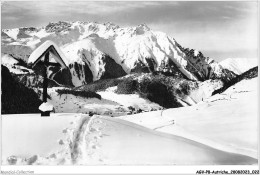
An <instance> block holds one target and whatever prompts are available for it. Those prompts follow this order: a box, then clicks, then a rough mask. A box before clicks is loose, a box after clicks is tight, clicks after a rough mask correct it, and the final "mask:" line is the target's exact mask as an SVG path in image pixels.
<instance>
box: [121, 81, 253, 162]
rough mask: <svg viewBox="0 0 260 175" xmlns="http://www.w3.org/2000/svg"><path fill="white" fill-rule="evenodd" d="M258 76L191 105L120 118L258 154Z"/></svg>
mask: <svg viewBox="0 0 260 175" xmlns="http://www.w3.org/2000/svg"><path fill="white" fill-rule="evenodd" d="M257 83H258V78H254V79H250V80H242V81H241V82H239V83H237V84H235V85H234V86H231V87H230V88H228V89H227V90H226V91H224V92H223V93H221V94H216V95H214V96H212V97H210V98H207V99H204V101H203V102H200V103H198V104H196V105H193V106H191V107H183V108H173V109H168V110H163V111H155V112H150V113H140V114H136V115H131V116H121V117H120V118H121V119H124V120H127V121H131V122H134V123H137V124H139V125H142V126H145V127H148V128H151V129H153V130H157V131H162V132H166V133H170V134H175V135H178V136H182V137H185V138H188V139H192V140H195V141H198V142H200V143H203V144H205V145H209V146H211V147H214V148H216V149H221V150H225V151H228V152H233V153H239V154H244V155H247V156H251V157H254V158H257V155H258V144H257V143H258V137H257V134H258V124H257V123H258V122H257V119H258V99H257V97H258V95H257V94H258V85H257Z"/></svg>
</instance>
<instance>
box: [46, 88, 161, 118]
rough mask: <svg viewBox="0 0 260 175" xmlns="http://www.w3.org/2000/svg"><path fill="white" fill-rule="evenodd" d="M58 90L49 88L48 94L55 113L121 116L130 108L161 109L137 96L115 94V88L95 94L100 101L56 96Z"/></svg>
mask: <svg viewBox="0 0 260 175" xmlns="http://www.w3.org/2000/svg"><path fill="white" fill-rule="evenodd" d="M57 89H58V88H49V89H48V94H49V95H50V96H51V100H48V101H49V102H50V103H51V104H53V106H54V109H55V112H57V113H60V112H65V113H89V112H92V113H95V114H99V115H107V116H113V117H115V116H122V115H127V114H130V113H131V112H134V111H131V108H132V109H135V111H137V110H139V109H140V110H142V111H146V112H147V111H153V110H159V109H162V107H161V106H160V105H158V104H157V103H153V102H151V101H149V100H147V99H144V98H141V97H140V96H139V95H138V94H129V95H125V94H116V93H115V92H114V91H115V89H116V87H112V88H108V89H107V90H106V91H100V92H97V93H98V94H100V95H101V97H102V98H101V100H99V99H97V98H83V97H78V96H74V95H71V94H63V95H58V93H57V92H56V90H57ZM129 107H130V108H129Z"/></svg>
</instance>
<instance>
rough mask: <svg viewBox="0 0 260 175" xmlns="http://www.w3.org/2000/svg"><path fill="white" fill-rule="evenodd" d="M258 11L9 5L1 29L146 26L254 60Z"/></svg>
mask: <svg viewBox="0 0 260 175" xmlns="http://www.w3.org/2000/svg"><path fill="white" fill-rule="evenodd" d="M257 9H258V8H257V2H256V1H255V2H253V1H251V2H250V1H249V2H246V1H244V2H237V1H236V2H225V1H216V2H213V1H209V2H206V1H202V2H191V1H190V2H184V1H182V2H181V1H168V2H167V1H166V2H162V1H157V2H154V1H150V2H149V1H139V2H138V1H134V2H130V1H125V2H116V1H114V2H102V1H99V2H98V1H96V2H95V1H91V2H88V1H74V2H73V1H54V0H53V1H49V2H48V1H47V2H46V1H45V2H41V1H38V2H36V1H31V2H26V1H20V2H8V1H7V2H4V3H2V4H1V27H2V29H5V28H15V27H30V26H35V27H41V26H46V25H47V24H48V23H49V22H56V21H61V20H66V21H96V22H102V23H103V22H113V23H115V24H117V25H119V26H122V27H126V26H136V25H138V24H142V23H145V24H147V25H148V26H149V27H150V28H151V29H152V30H158V31H162V32H165V33H167V34H168V35H169V36H171V37H173V38H175V39H176V40H177V41H178V42H179V43H180V44H181V45H182V46H184V47H189V48H194V49H198V50H201V51H202V52H203V53H204V55H205V56H209V57H211V58H214V59H216V60H219V61H220V60H222V59H225V58H228V57H247V58H250V57H257V38H258V37H257V32H258V31H257V20H258V19H257V17H258V16H257Z"/></svg>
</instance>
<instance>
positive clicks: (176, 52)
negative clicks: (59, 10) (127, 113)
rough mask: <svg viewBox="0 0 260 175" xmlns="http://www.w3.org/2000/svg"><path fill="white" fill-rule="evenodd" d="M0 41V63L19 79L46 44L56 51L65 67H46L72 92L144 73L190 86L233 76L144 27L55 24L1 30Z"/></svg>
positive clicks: (107, 24)
mask: <svg viewBox="0 0 260 175" xmlns="http://www.w3.org/2000/svg"><path fill="white" fill-rule="evenodd" d="M1 36H2V39H1V50H2V53H1V56H2V64H5V65H6V66H7V67H8V68H9V70H10V72H13V73H15V74H18V75H22V77H23V78H24V77H26V78H27V77H29V76H32V75H33V74H38V73H39V70H38V68H39V67H38V68H37V67H36V68H33V69H32V68H31V67H29V66H28V64H27V63H28V58H29V56H30V55H31V53H32V52H33V51H34V50H35V49H36V48H37V47H39V46H40V45H41V44H43V43H44V42H46V41H48V40H51V41H53V42H54V43H56V44H57V45H58V47H60V49H61V51H62V52H63V53H64V55H65V58H64V59H66V60H65V62H66V64H67V67H68V68H67V69H66V70H64V69H60V68H57V67H53V66H50V67H49V68H48V69H49V72H50V75H52V79H53V80H54V81H56V82H57V83H58V84H64V85H69V86H75V87H77V86H81V85H84V84H89V83H91V82H93V81H97V80H100V79H107V78H118V77H122V76H125V75H127V74H131V73H149V72H164V73H167V74H170V75H172V76H177V77H182V78H186V79H189V80H195V81H205V80H208V79H222V80H224V81H228V80H230V79H232V78H234V77H236V74H235V73H234V72H233V71H230V70H228V69H227V68H226V67H223V66H222V65H221V64H219V63H218V62H216V61H214V60H213V59H211V58H208V57H205V56H204V55H203V54H202V53H201V52H200V51H197V50H194V49H189V48H185V47H183V46H181V45H180V44H179V43H178V42H177V41H176V40H175V39H174V38H172V37H170V36H168V35H167V34H165V33H163V32H159V31H153V30H152V29H150V28H149V27H148V26H147V25H145V24H141V25H138V26H136V27H119V26H118V25H115V24H113V23H97V22H79V21H76V22H65V21H60V22H55V23H49V24H48V25H47V26H45V27H40V28H35V27H22V28H15V29H3V30H2V32H1ZM52 57H53V56H52V55H51V58H52ZM25 75H26V76H25ZM64 77H65V78H64ZM31 79H33V78H30V80H29V78H27V79H26V80H25V81H32V80H31Z"/></svg>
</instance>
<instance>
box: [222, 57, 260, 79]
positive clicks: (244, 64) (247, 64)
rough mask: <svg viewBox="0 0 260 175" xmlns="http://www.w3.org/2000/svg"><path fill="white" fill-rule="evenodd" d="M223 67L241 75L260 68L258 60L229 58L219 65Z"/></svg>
mask: <svg viewBox="0 0 260 175" xmlns="http://www.w3.org/2000/svg"><path fill="white" fill-rule="evenodd" d="M219 64H220V65H221V66H222V67H224V68H226V69H229V70H231V71H233V72H234V73H236V74H238V75H240V74H242V73H244V72H246V71H247V70H249V69H251V68H253V67H255V66H258V60H257V58H227V59H225V60H223V61H221V62H220V63H219Z"/></svg>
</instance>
